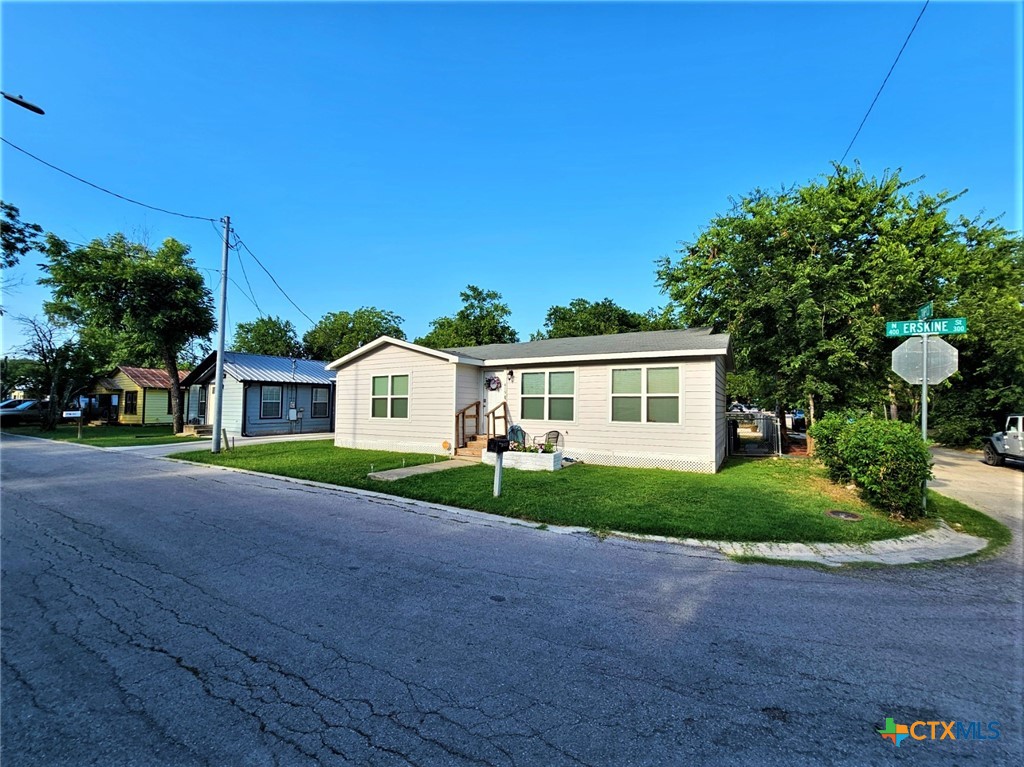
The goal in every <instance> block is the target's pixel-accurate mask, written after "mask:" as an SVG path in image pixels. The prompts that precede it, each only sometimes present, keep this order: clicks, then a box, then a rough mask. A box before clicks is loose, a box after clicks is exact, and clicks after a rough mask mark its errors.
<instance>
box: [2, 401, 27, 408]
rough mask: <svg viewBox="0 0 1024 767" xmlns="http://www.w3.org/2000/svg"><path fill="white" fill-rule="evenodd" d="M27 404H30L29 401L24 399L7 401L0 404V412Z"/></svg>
mask: <svg viewBox="0 0 1024 767" xmlns="http://www.w3.org/2000/svg"><path fill="white" fill-rule="evenodd" d="M25 402H28V400H24V399H5V400H4V401H3V402H0V410H8V409H10V408H12V407H17V406H18V405H22V404H24V403H25Z"/></svg>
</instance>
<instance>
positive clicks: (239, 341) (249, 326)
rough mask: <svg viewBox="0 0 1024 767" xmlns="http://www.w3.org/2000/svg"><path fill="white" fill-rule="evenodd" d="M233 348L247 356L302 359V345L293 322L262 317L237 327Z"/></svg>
mask: <svg viewBox="0 0 1024 767" xmlns="http://www.w3.org/2000/svg"><path fill="white" fill-rule="evenodd" d="M231 348H232V349H234V350H235V351H236V352H244V353H245V354H266V355H268V356H271V357H301V356H302V344H300V343H299V337H298V335H297V334H296V332H295V326H294V325H292V323H291V320H282V319H281V318H280V317H260V318H259V319H258V320H253V321H252V322H239V323H238V324H237V325H236V326H235V340H234V341H232V343H231Z"/></svg>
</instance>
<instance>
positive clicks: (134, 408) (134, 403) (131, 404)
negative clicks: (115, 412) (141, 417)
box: [124, 391, 139, 415]
mask: <svg viewBox="0 0 1024 767" xmlns="http://www.w3.org/2000/svg"><path fill="white" fill-rule="evenodd" d="M138 412H139V393H138V392H137V391H126V392H125V393H124V414H125V415H138Z"/></svg>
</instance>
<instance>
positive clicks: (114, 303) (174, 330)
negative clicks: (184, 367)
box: [40, 234, 214, 432]
mask: <svg viewBox="0 0 1024 767" xmlns="http://www.w3.org/2000/svg"><path fill="white" fill-rule="evenodd" d="M188 253H189V247H188V246H187V245H184V244H182V243H180V242H178V241H177V240H174V239H171V238H168V239H166V240H164V242H163V244H161V245H160V247H159V248H156V249H155V250H153V249H151V248H149V247H147V246H145V245H142V244H139V243H134V242H130V241H129V240H128V239H127V238H126V237H125V236H124V235H123V234H114V235H111V236H110V237H108V238H107V239H106V240H100V239H96V240H93V241H92V242H91V243H89V244H88V245H86V246H84V247H80V248H71V247H70V246H69V245H68V243H66V242H64V241H63V240H61V239H59V238H58V237H56V236H54V235H52V234H49V235H47V257H48V263H47V264H45V265H44V267H43V268H44V269H45V270H46V272H47V276H46V277H44V278H43V279H41V280H40V283H41V284H43V285H48V286H50V287H51V288H52V289H53V299H52V300H51V301H49V302H48V303H47V304H46V305H45V309H46V312H47V314H48V315H49V316H51V317H52V318H54V319H55V320H57V321H59V322H61V323H65V324H67V325H72V326H75V327H77V328H80V329H81V330H82V333H83V335H84V334H86V333H89V332H92V333H108V334H110V335H112V336H116V337H117V338H118V339H119V343H120V348H121V351H122V353H124V354H131V355H132V356H133V357H134V358H136V359H140V358H154V357H155V358H158V359H160V360H161V363H162V367H164V368H165V369H166V370H167V372H168V374H169V375H170V384H171V391H172V397H171V402H172V411H173V418H174V430H175V432H180V431H181V430H182V426H183V420H184V419H183V415H182V412H181V388H180V386H179V383H178V356H179V354H181V353H182V351H183V350H185V349H187V348H188V347H189V345H190V344H191V343H192V342H193V341H194V340H196V339H202V338H205V337H206V336H208V335H209V334H210V333H211V332H212V331H213V329H214V319H213V297H212V296H211V295H210V291H209V290H208V289H207V288H206V285H205V284H204V282H203V277H202V275H201V274H200V273H199V271H198V270H197V269H196V268H195V263H194V262H193V261H192V259H190V258H188Z"/></svg>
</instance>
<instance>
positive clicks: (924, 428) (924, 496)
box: [921, 333, 928, 511]
mask: <svg viewBox="0 0 1024 767" xmlns="http://www.w3.org/2000/svg"><path fill="white" fill-rule="evenodd" d="M921 439H922V440H924V444H925V446H926V447H927V445H928V334H927V333H924V334H923V335H922V336H921ZM921 510H922V511H928V480H927V479H925V481H924V487H923V488H922V490H921Z"/></svg>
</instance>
